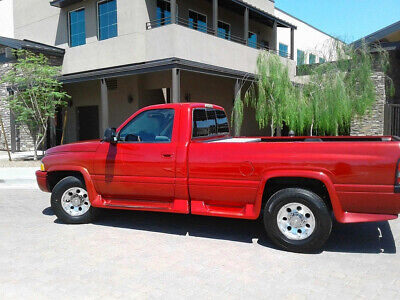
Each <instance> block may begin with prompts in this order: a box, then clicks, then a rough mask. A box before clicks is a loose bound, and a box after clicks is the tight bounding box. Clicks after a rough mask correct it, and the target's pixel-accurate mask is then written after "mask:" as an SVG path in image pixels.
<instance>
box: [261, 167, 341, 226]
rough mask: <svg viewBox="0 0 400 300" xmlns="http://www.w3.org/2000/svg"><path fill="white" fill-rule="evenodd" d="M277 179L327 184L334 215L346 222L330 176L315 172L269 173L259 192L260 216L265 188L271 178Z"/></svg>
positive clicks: (262, 180)
mask: <svg viewBox="0 0 400 300" xmlns="http://www.w3.org/2000/svg"><path fill="white" fill-rule="evenodd" d="M276 177H303V178H310V179H316V180H319V181H321V182H322V183H324V184H325V186H326V189H327V190H328V193H329V197H330V199H331V203H332V208H333V213H334V215H335V218H336V219H337V220H338V222H341V223H344V222H345V221H346V220H345V219H346V218H345V212H344V211H343V209H342V206H341V204H340V201H339V198H338V196H337V193H336V189H335V186H334V185H333V183H332V180H331V179H330V177H329V176H328V175H326V174H325V173H324V172H322V171H313V170H301V169H300V170H293V169H290V170H271V171H267V172H266V173H265V174H264V176H263V178H262V179H261V182H260V186H259V189H258V192H257V198H256V205H255V206H256V207H255V209H256V210H257V211H258V214H260V211H261V204H262V200H263V193H264V188H265V184H266V183H267V181H268V180H269V179H271V178H276Z"/></svg>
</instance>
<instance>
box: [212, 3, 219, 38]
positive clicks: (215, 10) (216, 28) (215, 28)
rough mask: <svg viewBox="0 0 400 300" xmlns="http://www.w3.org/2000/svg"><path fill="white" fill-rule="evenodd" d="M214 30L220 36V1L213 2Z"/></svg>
mask: <svg viewBox="0 0 400 300" xmlns="http://www.w3.org/2000/svg"><path fill="white" fill-rule="evenodd" d="M213 30H214V35H218V0H213Z"/></svg>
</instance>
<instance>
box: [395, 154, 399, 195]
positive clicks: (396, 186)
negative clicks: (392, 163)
mask: <svg viewBox="0 0 400 300" xmlns="http://www.w3.org/2000/svg"><path fill="white" fill-rule="evenodd" d="M399 165H400V159H399V160H398V161H397V165H396V174H395V180H394V192H395V193H400V170H399Z"/></svg>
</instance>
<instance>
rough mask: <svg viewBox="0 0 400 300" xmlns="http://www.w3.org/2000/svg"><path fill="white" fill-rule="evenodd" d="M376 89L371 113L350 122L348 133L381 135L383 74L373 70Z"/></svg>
mask: <svg viewBox="0 0 400 300" xmlns="http://www.w3.org/2000/svg"><path fill="white" fill-rule="evenodd" d="M372 79H373V81H374V83H375V89H376V102H375V103H374V105H373V107H372V108H371V113H370V114H366V115H365V116H363V117H362V118H355V119H354V120H352V122H351V128H350V135H354V136H360V135H383V134H384V121H385V104H386V91H385V74H384V73H383V72H375V73H374V75H372Z"/></svg>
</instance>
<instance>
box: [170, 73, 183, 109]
mask: <svg viewBox="0 0 400 300" xmlns="http://www.w3.org/2000/svg"><path fill="white" fill-rule="evenodd" d="M171 94H172V95H171V96H172V97H171V100H172V103H179V102H181V70H180V69H178V68H173V69H172V88H171Z"/></svg>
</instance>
